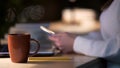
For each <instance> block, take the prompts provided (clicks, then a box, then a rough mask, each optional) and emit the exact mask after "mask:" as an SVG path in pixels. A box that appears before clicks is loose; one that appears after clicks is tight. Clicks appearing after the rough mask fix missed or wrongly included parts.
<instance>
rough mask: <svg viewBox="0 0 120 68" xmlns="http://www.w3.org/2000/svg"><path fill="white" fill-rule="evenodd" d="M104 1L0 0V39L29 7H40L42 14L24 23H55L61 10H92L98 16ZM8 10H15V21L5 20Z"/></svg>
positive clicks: (59, 16) (59, 17)
mask: <svg viewBox="0 0 120 68" xmlns="http://www.w3.org/2000/svg"><path fill="white" fill-rule="evenodd" d="M106 1H107V0H76V2H74V3H71V2H69V0H0V38H2V37H3V35H4V33H6V32H7V31H8V29H9V27H11V26H13V25H14V24H16V23H17V22H18V21H17V20H16V19H19V15H20V14H21V13H22V11H23V9H24V8H26V7H29V6H31V5H32V6H34V5H41V6H42V7H43V8H44V14H43V16H42V17H41V18H40V19H39V20H37V21H33V20H30V19H29V20H28V21H27V22H26V23H28V22H30V23H31V22H34V23H40V22H49V21H57V20H60V19H61V11H62V10H63V9H65V8H74V7H78V8H91V9H94V10H95V11H96V12H97V14H98V16H99V14H100V12H101V11H100V6H101V5H102V4H103V3H104V2H106ZM9 8H14V9H15V14H16V16H15V17H18V18H14V17H13V18H14V19H15V20H14V19H13V20H14V21H10V20H7V16H8V15H9V13H11V12H8V9H9ZM28 16H29V15H28ZM21 23H22V22H21ZM24 23H25V22H24Z"/></svg>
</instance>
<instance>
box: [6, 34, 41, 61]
mask: <svg viewBox="0 0 120 68" xmlns="http://www.w3.org/2000/svg"><path fill="white" fill-rule="evenodd" d="M31 41H34V42H36V44H37V47H36V50H35V51H34V53H33V54H31V55H30V53H29V52H30V42H31ZM39 49H40V43H39V42H38V41H37V40H35V39H31V38H30V34H28V33H24V34H8V50H9V55H10V58H11V61H12V62H15V63H27V60H28V57H29V56H34V55H36V54H37V53H38V51H39Z"/></svg>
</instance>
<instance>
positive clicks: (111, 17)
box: [73, 0, 120, 63]
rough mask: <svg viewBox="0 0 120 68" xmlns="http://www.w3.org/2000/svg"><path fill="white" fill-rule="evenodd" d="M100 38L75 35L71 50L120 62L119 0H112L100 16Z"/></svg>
mask: <svg viewBox="0 0 120 68" xmlns="http://www.w3.org/2000/svg"><path fill="white" fill-rule="evenodd" d="M100 22H101V33H102V38H103V39H99V40H94V39H88V38H85V37H82V36H78V37H76V39H75V41H74V46H73V50H74V51H75V52H76V53H83V54H85V55H88V56H96V57H102V58H105V59H107V60H108V61H112V62H116V63H120V0H114V1H113V2H112V4H111V5H110V6H109V8H108V9H106V10H105V11H103V13H102V14H101V17H100Z"/></svg>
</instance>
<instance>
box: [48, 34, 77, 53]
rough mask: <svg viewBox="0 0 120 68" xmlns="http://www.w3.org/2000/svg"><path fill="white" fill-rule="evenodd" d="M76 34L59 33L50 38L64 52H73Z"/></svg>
mask: <svg viewBox="0 0 120 68" xmlns="http://www.w3.org/2000/svg"><path fill="white" fill-rule="evenodd" d="M75 37H76V35H74V34H70V33H57V34H55V35H51V36H49V39H50V40H51V41H53V42H54V44H55V45H56V46H57V47H58V48H59V49H60V50H62V52H63V53H71V52H73V44H74V39H75Z"/></svg>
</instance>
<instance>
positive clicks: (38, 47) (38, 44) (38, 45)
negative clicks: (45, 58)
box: [30, 39, 40, 57]
mask: <svg viewBox="0 0 120 68" xmlns="http://www.w3.org/2000/svg"><path fill="white" fill-rule="evenodd" d="M30 41H34V42H36V43H37V49H36V51H35V52H34V53H33V54H31V55H30V56H31V57H32V56H35V55H36V54H37V53H38V51H39V49H40V43H39V41H37V40H35V39H30Z"/></svg>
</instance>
